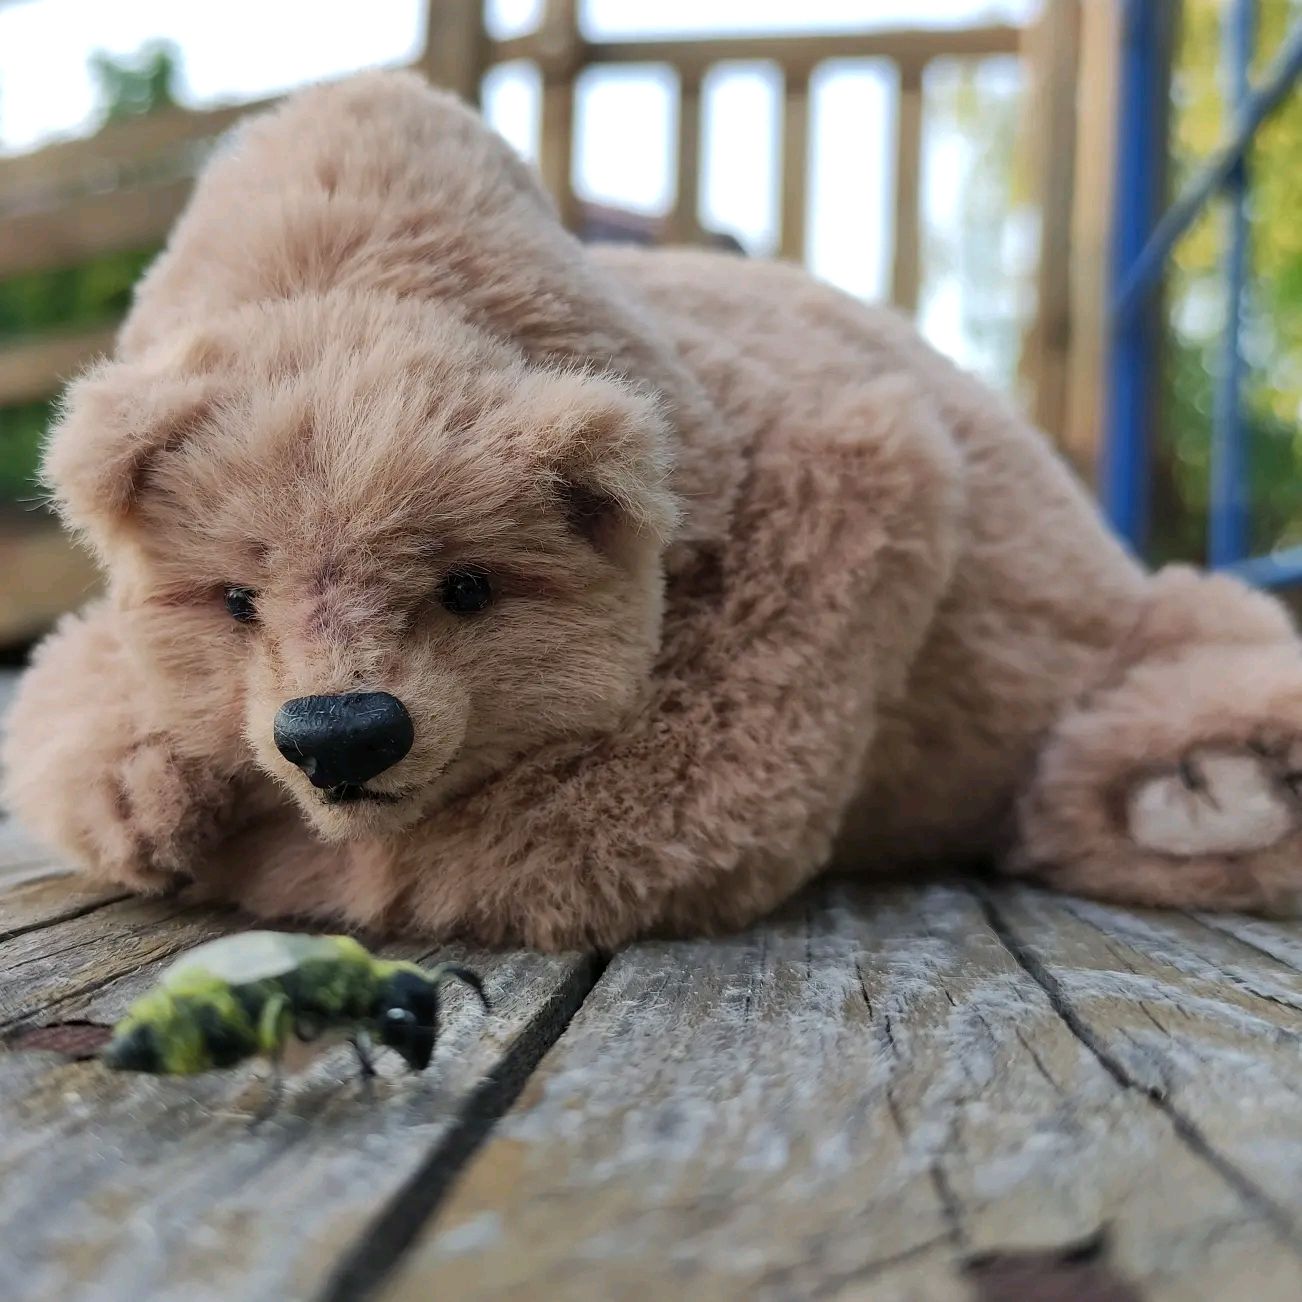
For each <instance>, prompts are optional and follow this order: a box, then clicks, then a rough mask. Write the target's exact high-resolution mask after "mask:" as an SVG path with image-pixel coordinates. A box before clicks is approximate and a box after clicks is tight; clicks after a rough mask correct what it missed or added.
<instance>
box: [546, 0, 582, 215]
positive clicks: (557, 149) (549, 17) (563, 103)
mask: <svg viewBox="0 0 1302 1302" xmlns="http://www.w3.org/2000/svg"><path fill="white" fill-rule="evenodd" d="M537 39H538V43H539V50H540V56H539V59H538V64H539V68H540V69H541V71H542V77H543V89H542V123H541V128H540V133H539V140H538V171H539V173H540V175H541V176H542V180H543V185H544V186H545V187H546V189H547V191H548V193H549V194H550V195H551V196H552V199H553V200H554V201H555V203H556V207H557V211H558V212H559V213H560V218H561V222H562V224H563V225H564V226H565V228H566V229H567V230H571V231H573V230H577V229H578V228H579V219H580V213H579V208H578V203H577V201H576V199H575V195H574V98H575V96H574V79H575V77H576V75H577V74H578V71H579V68H580V67H581V65H582V63H583V61H584V48H585V47H584V46H583V43H582V41H581V39H580V36H579V7H578V0H546V2H545V5H544V9H543V21H542V24H541V26H540V27H539V29H538V33H537Z"/></svg>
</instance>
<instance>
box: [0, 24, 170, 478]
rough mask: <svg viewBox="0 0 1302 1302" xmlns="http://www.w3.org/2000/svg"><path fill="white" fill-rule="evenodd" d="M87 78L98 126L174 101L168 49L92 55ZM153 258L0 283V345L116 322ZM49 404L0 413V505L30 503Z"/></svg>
mask: <svg viewBox="0 0 1302 1302" xmlns="http://www.w3.org/2000/svg"><path fill="white" fill-rule="evenodd" d="M91 72H92V75H93V76H94V78H95V80H96V82H97V84H98V87H99V92H100V98H101V100H102V101H103V104H104V117H105V121H106V122H113V121H118V120H120V119H122V118H124V117H130V116H133V115H135V114H139V113H148V112H152V111H153V110H155V109H159V108H167V107H169V106H172V105H174V104H175V103H176V99H175V96H174V94H173V86H174V84H175V80H176V74H177V58H176V54H175V51H174V50H172V49H171V48H170V47H169V46H166V45H150V46H147V47H145V48H144V49H143V50H141V51H140V52H139V53H138V54H136V55H134V56H132V57H128V58H122V59H116V58H112V57H110V56H109V55H106V54H102V53H101V54H96V55H95V56H94V57H93V58H92V60H91ZM155 252H156V250H154V249H145V250H140V251H132V252H125V253H109V254H105V255H104V256H102V257H98V258H95V259H94V260H92V261H91V262H88V263H84V264H83V265H82V266H79V267H59V268H56V269H55V270H53V271H39V272H31V273H28V274H25V275H19V276H13V277H11V278H10V279H8V280H4V281H0V343H3V342H4V341H5V340H8V339H16V338H19V337H27V336H32V335H39V334H40V333H42V332H43V331H52V330H78V329H87V328H92V327H94V326H97V325H102V324H106V323H108V322H111V321H115V320H117V319H118V318H119V317H121V316H122V314H123V313H124V312H125V311H126V309H127V307H128V306H129V305H130V302H131V288H132V286H133V285H134V284H135V282H136V281H137V280H138V279H139V277H140V274H141V272H143V270H144V269H145V267H146V266H147V265H148V264H149V262H150V260H151V259H152V258H153V256H154V254H155ZM53 406H54V404H53V401H48V402H34V403H26V404H24V405H22V406H19V407H9V408H6V409H2V410H0V501H13V500H18V501H30V500H33V499H34V498H36V496H37V489H36V486H35V472H36V465H37V460H38V456H39V452H40V445H41V440H42V437H43V435H44V432H45V429H46V428H47V426H48V424H49V420H50V415H51V412H52V409H53Z"/></svg>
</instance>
